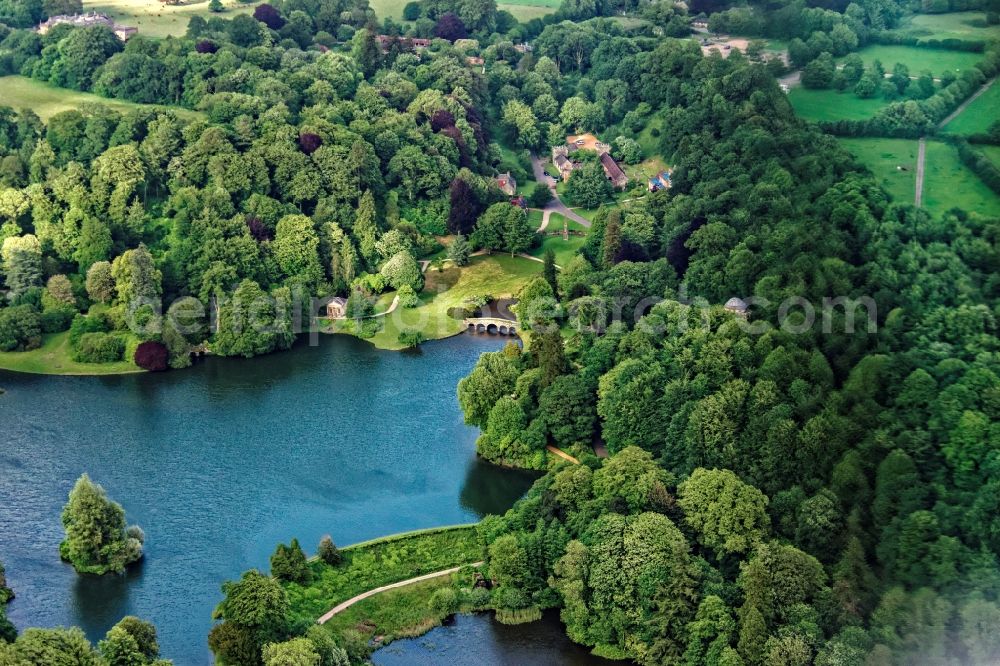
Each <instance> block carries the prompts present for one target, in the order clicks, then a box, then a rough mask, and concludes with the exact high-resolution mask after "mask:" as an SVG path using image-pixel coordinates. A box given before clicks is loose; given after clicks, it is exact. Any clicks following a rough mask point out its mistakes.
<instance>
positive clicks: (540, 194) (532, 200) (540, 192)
mask: <svg viewBox="0 0 1000 666" xmlns="http://www.w3.org/2000/svg"><path fill="white" fill-rule="evenodd" d="M550 201H552V191H551V190H550V189H549V186H548V185H546V184H544V183H535V187H534V188H533V189H532V190H531V196H529V197H528V205H530V206H531V207H532V208H545V206H546V205H548V203H549V202H550Z"/></svg>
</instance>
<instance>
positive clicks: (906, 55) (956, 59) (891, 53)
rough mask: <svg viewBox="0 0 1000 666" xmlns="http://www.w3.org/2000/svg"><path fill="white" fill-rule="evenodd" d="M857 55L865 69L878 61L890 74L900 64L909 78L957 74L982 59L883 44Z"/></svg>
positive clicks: (965, 54)
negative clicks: (907, 68) (929, 74)
mask: <svg viewBox="0 0 1000 666" xmlns="http://www.w3.org/2000/svg"><path fill="white" fill-rule="evenodd" d="M857 53H858V55H859V56H861V59H862V60H863V61H864V63H865V66H866V67H867V66H869V65H871V64H872V63H873V62H875V61H876V60H879V61H881V63H882V66H883V67H885V70H886V71H887V72H891V71H892V67H893V65H895V64H896V63H897V62H901V63H903V64H904V65H906V66H907V67H909V68H910V75H911V76H917V75H919V74H920V72H923V71H930V72H931V73H932V74H934V76H941V74H943V73H945V72H948V71H951V72H956V73H957V72H960V71H962V70H965V69H969V68H970V67H972V66H973V65H975V64H976V63H977V62H979V61H980V60H982V59H983V54H981V53H969V52H967V51H946V50H943V49H926V48H921V47H919V46H886V45H884V44H873V45H872V46H866V47H865V48H863V49H860V50H859V51H858V52H857Z"/></svg>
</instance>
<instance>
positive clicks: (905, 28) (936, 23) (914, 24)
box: [894, 12, 997, 40]
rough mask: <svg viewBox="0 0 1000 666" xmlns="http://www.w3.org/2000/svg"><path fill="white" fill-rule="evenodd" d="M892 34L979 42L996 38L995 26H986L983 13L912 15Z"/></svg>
mask: <svg viewBox="0 0 1000 666" xmlns="http://www.w3.org/2000/svg"><path fill="white" fill-rule="evenodd" d="M894 32H899V33H904V34H907V35H914V36H918V37H921V38H922V39H964V40H980V39H989V38H991V37H992V38H996V36H997V28H996V26H988V25H986V16H985V14H984V13H983V12H953V13H950V14H914V15H912V16H908V17H904V18H903V19H902V20H901V21H900V22H899V27H897V28H896V30H895V31H894Z"/></svg>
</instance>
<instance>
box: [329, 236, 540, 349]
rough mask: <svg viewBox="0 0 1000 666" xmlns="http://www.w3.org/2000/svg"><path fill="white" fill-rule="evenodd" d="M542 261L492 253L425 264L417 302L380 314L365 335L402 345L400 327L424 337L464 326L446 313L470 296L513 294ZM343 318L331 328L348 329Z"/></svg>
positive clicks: (386, 345) (384, 345)
mask: <svg viewBox="0 0 1000 666" xmlns="http://www.w3.org/2000/svg"><path fill="white" fill-rule="evenodd" d="M541 272H542V264H540V263H538V262H536V261H531V260H530V259H524V258H523V257H511V256H510V255H504V254H494V255H490V256H480V257H473V258H472V261H470V262H469V265H468V266H464V267H461V268H460V267H458V266H454V265H452V264H450V263H449V264H445V267H444V268H443V270H441V271H438V270H437V269H436V268H429V269H428V270H427V272H426V274H425V278H426V284H425V286H424V290H423V291H422V292H421V293H420V305H419V306H417V307H415V308H408V309H404V308H401V307H400V308H397V309H396V311H395V312H393V313H391V314H390V315H388V316H385V317H381V318H380V321H381V323H382V329H381V330H380V331H379V332H378V333H376V334H375V335H374V337H371V338H368V340H369V342H371V343H372V344H374V345H375V346H376V347H378V348H379V349H403V348H404V345H403V344H401V343H400V342H399V334H400V333H401V332H402V331H418V332H419V333H420V334H421V335H422V336H423V338H424V340H439V339H441V338H447V337H449V336H452V335H455V334H457V333H461V332H462V331H464V330H465V326H464V325H463V324H462V320H461V319H456V318H454V317H452V316H450V315H449V314H448V311H449V310H450V309H452V308H459V307H462V305H463V304H464V303H465V301H466V299H468V298H469V297H471V296H481V295H485V294H488V295H490V296H493V297H494V298H501V297H510V296H513V295H514V294H515V293H517V291H518V290H519V289H520V288H521V286H522V285H523V284H524V283H525V282H527V281H528V280H530V279H531V278H532V277H534V276H536V275H539V274H541ZM347 328H349V326H346V325H345V323H344V322H337V325H336V326H335V327H334V330H335V332H341V333H343V332H349V331H347V330H346V329H347Z"/></svg>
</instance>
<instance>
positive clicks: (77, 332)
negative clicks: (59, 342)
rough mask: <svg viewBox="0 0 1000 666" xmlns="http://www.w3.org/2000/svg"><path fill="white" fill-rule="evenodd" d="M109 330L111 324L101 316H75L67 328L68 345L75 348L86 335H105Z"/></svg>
mask: <svg viewBox="0 0 1000 666" xmlns="http://www.w3.org/2000/svg"><path fill="white" fill-rule="evenodd" d="M110 330H111V322H110V321H109V320H108V318H107V317H106V316H104V315H103V314H93V315H89V316H87V315H76V316H75V317H73V322H72V323H71V324H70V326H69V343H70V345H71V346H73V347H76V346H77V345H79V344H80V339H81V338H82V337H83V336H84V335H86V334H87V333H107V332H108V331H110Z"/></svg>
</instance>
